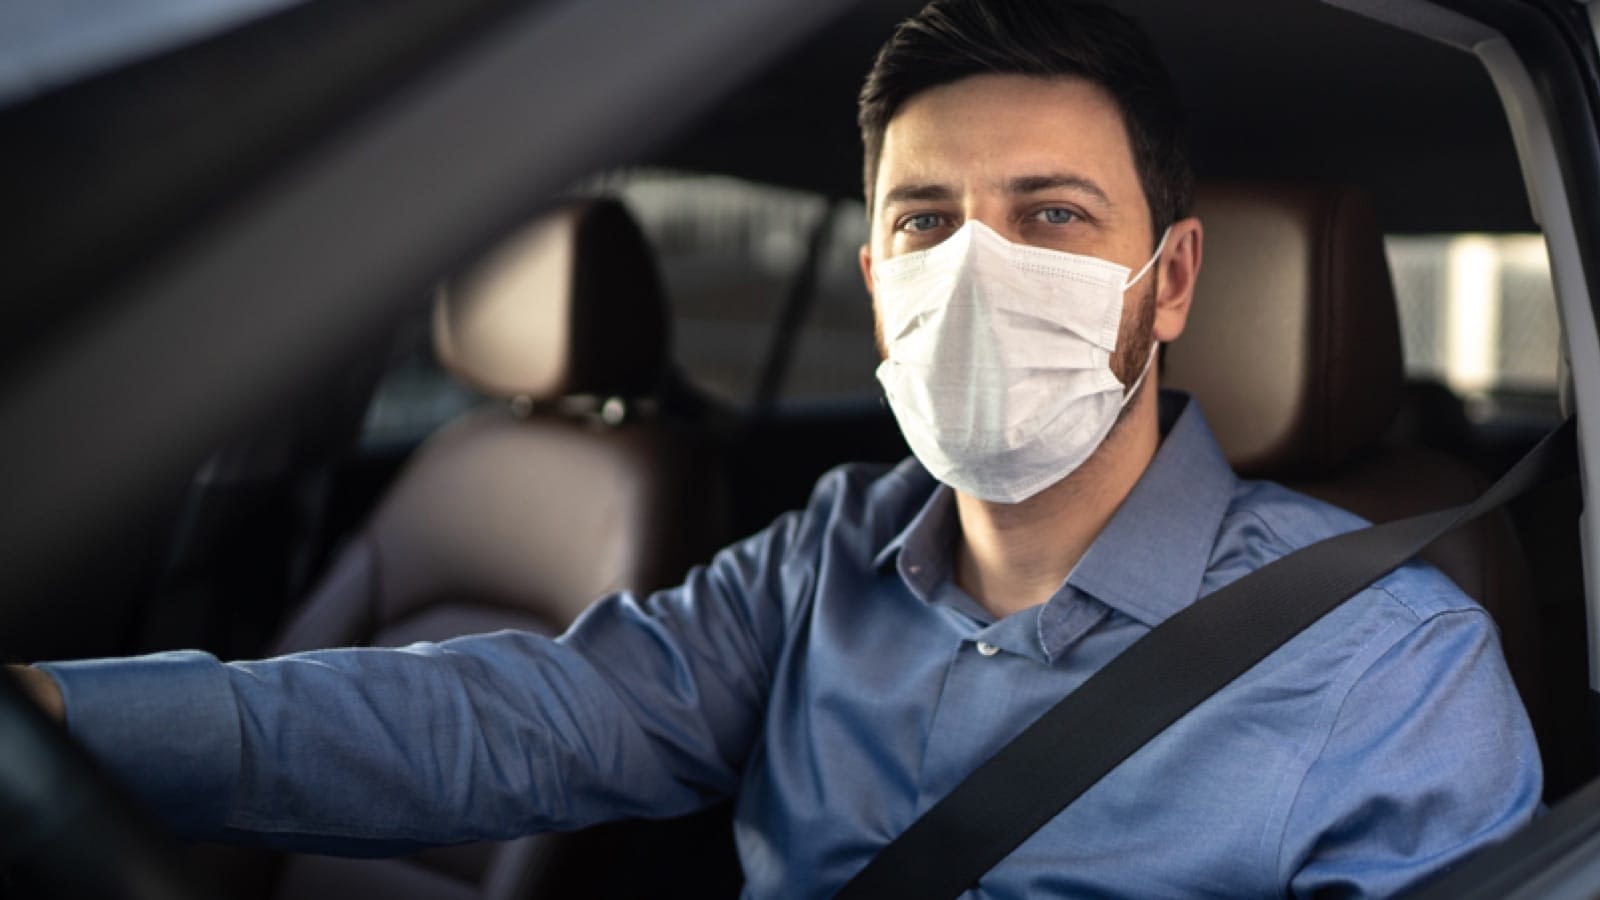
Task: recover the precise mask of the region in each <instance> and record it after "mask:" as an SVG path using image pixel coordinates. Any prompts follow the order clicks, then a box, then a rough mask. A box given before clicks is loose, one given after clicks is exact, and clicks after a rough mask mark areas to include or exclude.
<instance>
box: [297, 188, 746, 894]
mask: <svg viewBox="0 0 1600 900" xmlns="http://www.w3.org/2000/svg"><path fill="white" fill-rule="evenodd" d="M668 330H669V319H668V313H667V308H666V303H665V300H664V297H663V293H662V288H661V284H660V281H659V278H658V275H657V271H656V268H655V264H654V261H653V257H652V255H651V253H650V250H649V248H648V246H647V245H646V243H645V239H644V237H643V235H642V234H641V232H640V231H639V228H638V226H637V224H636V223H635V222H634V221H633V219H632V218H631V217H630V216H629V214H628V213H627V211H626V210H625V208H624V207H622V206H621V205H620V204H619V203H617V202H615V201H612V200H581V201H574V202H569V203H566V204H563V205H561V206H560V207H559V208H557V209H555V210H554V211H552V212H551V213H550V214H549V215H547V216H545V217H543V218H541V219H540V220H539V221H538V222H537V223H535V224H534V225H532V226H530V227H528V228H527V229H526V230H524V231H522V232H521V233H519V234H517V235H515V236H513V237H512V238H511V239H509V240H508V241H506V242H504V243H503V244H502V245H501V246H500V247H499V248H498V249H496V250H495V251H494V252H492V253H490V254H489V255H488V256H486V257H485V258H484V259H483V260H482V261H481V262H479V263H478V264H476V265H474V266H473V267H472V268H471V269H470V270H469V271H467V272H466V273H465V274H464V275H462V276H461V277H458V278H455V279H453V280H452V281H451V282H450V283H449V284H448V285H447V286H446V287H445V288H443V289H442V291H441V293H440V296H439V298H438V301H437V303H436V305H435V309H434V340H435V346H436V350H437V355H438V357H439V359H440V361H441V363H442V364H443V365H444V366H445V367H446V368H447V369H449V370H450V372H452V373H453V374H454V375H455V376H456V377H457V378H460V379H461V380H463V381H465V382H466V383H468V384H470V385H471V386H473V387H474V388H476V389H478V390H479V391H482V392H484V393H486V394H489V395H491V396H492V397H494V398H495V400H494V401H493V402H491V403H488V404H487V405H485V406H483V407H480V408H478V409H476V410H474V411H471V412H469V413H467V414H465V415H463V416H462V417H461V418H459V419H458V420H456V421H454V422H452V423H450V424H449V425H447V426H446V427H444V428H443V429H442V430H440V431H439V432H438V433H436V434H435V435H434V436H432V437H430V438H429V439H428V440H427V441H426V442H425V443H424V444H423V446H422V447H420V448H419V449H418V450H417V452H416V453H415V455H414V457H413V458H412V459H411V460H410V461H408V463H407V464H406V466H405V467H404V468H403V469H402V470H401V472H400V473H399V475H398V476H397V477H396V480H395V483H394V485H393V486H392V487H391V489H390V490H389V492H388V493H387V495H386V496H384V498H383V499H382V500H381V501H380V503H379V504H378V506H377V509H376V511H375V512H374V513H373V514H372V517H371V519H370V520H369V521H368V522H367V524H366V525H365V527H364V528H363V529H361V530H360V532H359V533H358V534H357V535H356V536H355V537H354V539H353V540H352V541H351V542H350V543H349V545H348V546H347V547H346V548H345V550H344V551H343V553H342V554H341V555H340V556H339V557H338V559H337V560H336V561H335V562H334V563H333V565H332V566H331V567H330V570H329V571H328V573H327V574H326V576H325V577H324V578H323V579H322V581H321V583H320V584H319V585H318V586H317V587H316V589H315V590H314V591H313V592H312V594H311V596H310V598H309V599H308V600H307V601H306V603H305V605H304V607H303V608H302V609H301V610H300V611H299V613H298V614H297V615H296V616H295V617H294V618H293V620H292V621H291V622H290V624H289V625H288V627H287V629H286V630H285V631H284V632H283V634H282V636H281V638H280V639H279V640H278V641H277V642H276V644H275V645H274V646H273V647H272V648H271V652H273V653H275V654H276V653H291V652H295V651H300V650H307V649H313V648H320V647H332V646H341V645H353V644H366V645H402V644H407V643H410V642H413V641H418V640H440V639H444V638H448V637H452V636H455V635H460V634H465V633H471V632H479V631H487V630H494V629H500V628H522V629H528V630H531V631H536V632H542V633H545V634H555V633H559V632H560V631H562V630H564V629H565V628H566V626H567V625H568V624H569V623H570V622H571V621H572V620H573V618H575V617H576V616H577V615H578V613H580V612H581V611H582V610H583V609H584V608H585V607H586V606H587V605H588V604H589V603H590V602H592V601H593V600H595V599H596V598H598V597H600V596H602V595H604V594H607V593H611V592H614V591H618V590H623V589H632V590H635V591H640V592H647V591H650V590H653V589H656V588H661V587H666V586H669V585H672V584H676V583H677V582H679V581H680V580H681V579H682V577H683V575H684V574H685V573H686V572H687V570H688V569H689V567H690V566H692V565H693V564H695V563H697V562H701V561H705V560H708V559H709V558H710V556H711V554H712V553H713V552H714V551H715V550H716V549H717V548H718V547H720V546H721V544H722V543H723V542H724V541H725V539H726V537H727V535H726V534H724V530H723V529H724V525H723V518H724V511H725V509H726V505H727V504H726V498H725V491H724V489H723V486H722V484H721V481H720V477H719V473H718V467H717V462H716V460H717V453H716V451H715V447H714V446H712V445H711V443H710V441H709V439H708V438H706V437H704V436H703V434H702V431H701V430H700V429H698V428H697V427H696V426H695V424H694V423H692V422H687V421H683V420H682V419H681V418H679V417H676V416H674V415H673V414H672V412H671V410H666V409H663V408H662V403H661V400H660V396H659V389H660V388H661V387H662V385H663V384H664V383H665V379H666V377H667V373H668V367H669V358H668V344H669V340H668ZM729 827H730V826H729V824H728V819H727V818H726V816H725V814H724V815H722V816H720V817H719V815H718V814H717V813H709V814H703V815H701V816H700V817H698V818H692V819H689V820H686V821H672V822H666V823H658V824H654V825H632V824H628V825H618V826H607V827H605V828H602V829H597V830H594V831H593V832H589V833H579V834H577V835H570V836H569V835H552V836H542V837H528V838H523V839H521V840H517V841H512V842H508V843H503V844H478V845H469V846H464V847H454V848H445V849H439V850H430V851H425V852H423V853H420V854H417V855H415V856H412V857H407V858H403V859H394V860H367V859H336V858H330V857H317V856H296V857H290V858H288V859H287V860H286V861H285V863H284V865H283V866H282V869H281V873H280V874H279V877H278V878H277V879H276V885H275V888H274V889H273V892H272V893H271V894H270V896H273V897H277V898H283V900H317V898H330V900H331V898H338V900H345V898H349V897H367V896H376V897H384V898H386V900H402V898H462V900H468V898H471V900H491V898H493V900H510V898H516V897H525V896H550V897H578V896H640V897H643V896H650V895H652V894H655V893H656V892H658V891H659V890H660V889H661V886H662V883H663V882H662V879H664V878H672V877H675V876H673V875H671V874H663V873H662V872H661V871H660V870H659V869H652V867H651V864H650V863H651V861H652V860H654V861H655V862H657V863H661V864H666V865H669V866H670V865H671V864H672V863H673V862H674V860H675V859H680V858H681V859H682V860H683V861H684V863H687V862H688V860H690V859H693V858H698V856H696V854H694V853H690V852H689V850H688V849H685V848H684V847H682V846H680V844H679V843H677V842H687V843H688V844H692V845H693V847H694V849H696V850H697V852H701V853H703V852H709V853H710V855H711V856H712V858H715V859H722V860H725V861H726V862H727V863H728V865H727V866H726V867H725V868H726V869H727V870H728V871H727V872H725V873H724V874H723V875H722V878H723V880H724V881H727V880H728V879H730V878H731V879H733V880H732V881H731V883H730V885H728V886H725V887H723V888H722V890H723V891H725V892H728V893H733V892H736V891H737V885H738V881H737V868H736V864H735V863H734V862H733V850H732V835H731V832H730V831H729ZM691 876H692V877H693V878H694V879H709V883H710V884H711V885H712V886H713V889H715V887H714V886H715V885H717V884H719V883H720V882H718V881H717V878H716V873H710V872H706V871H704V870H698V871H694V872H689V873H683V875H682V877H684V878H686V879H687V878H690V877H691Z"/></svg>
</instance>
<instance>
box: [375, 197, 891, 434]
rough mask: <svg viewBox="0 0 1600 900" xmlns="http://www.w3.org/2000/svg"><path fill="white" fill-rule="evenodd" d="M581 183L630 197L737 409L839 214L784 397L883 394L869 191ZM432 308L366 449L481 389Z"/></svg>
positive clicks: (715, 379) (699, 351)
mask: <svg viewBox="0 0 1600 900" xmlns="http://www.w3.org/2000/svg"><path fill="white" fill-rule="evenodd" d="M574 193H580V194H589V195H595V194H605V195H612V196H616V197H618V198H619V199H620V200H622V202H623V203H624V204H626V205H627V206H628V208H629V211H630V212H632V213H633V215H634V218H635V219H637V220H638V222H639V225H640V227H641V229H643V231H644V233H645V237H646V239H647V240H648V241H649V242H650V244H651V246H652V248H653V250H654V251H655V254H656V259H657V262H658V263H659V265H660V268H661V277H662V281H663V282H664V288H665V290H666V293H667V301H668V303H669V304H670V306H671V308H672V314H673V332H672V342H673V353H674V358H675V360H676V362H677V364H678V366H679V368H680V369H681V370H682V372H683V374H684V375H685V376H686V377H687V378H688V379H689V381H690V382H692V383H693V384H694V385H695V386H696V387H698V388H699V389H700V390H702V391H705V392H706V393H708V394H710V395H712V396H714V397H716V398H718V399H719V400H721V401H723V402H725V403H728V404H730V405H733V406H745V405H748V404H749V403H750V402H751V400H752V398H753V391H754V389H755V385H756V384H757V382H758V381H759V380H760V377H761V372H762V368H763V366H764V365H765V364H766V360H767V358H768V355H769V354H770V353H772V352H773V342H774V340H776V338H777V332H778V330H779V325H778V322H779V319H780V318H781V316H780V312H781V309H782V307H783V305H784V304H785V303H786V302H787V300H788V298H789V295H790V293H791V291H792V290H793V288H794V285H795V283H796V281H797V280H798V279H800V277H801V273H802V270H803V268H804V267H805V266H806V265H807V257H808V254H809V249H810V246H811V243H812V237H813V234H814V232H815V231H816V229H817V228H818V227H819V226H821V225H823V223H824V219H825V218H826V220H827V228H828V232H827V234H826V236H825V237H826V239H825V241H824V243H823V245H822V247H823V250H822V253H821V255H820V257H819V259H818V260H817V264H818V269H817V272H816V278H815V280H814V282H812V289H811V291H810V292H809V296H810V304H809V308H808V310H807V312H806V315H805V318H804V320H803V324H802V327H801V328H800V330H799V331H798V332H797V333H796V334H795V335H793V336H792V340H793V341H794V342H795V343H794V347H793V354H792V357H791V362H790V365H789V369H788V372H787V373H786V376H785V377H784V379H783V381H782V384H781V387H780V390H779V392H778V400H779V402H782V403H805V402H808V401H817V400H824V399H829V398H839V397H855V396H876V394H877V392H878V390H879V389H878V384H877V380H876V378H875V377H874V375H873V372H874V370H875V369H876V367H877V364H878V356H877V350H876V347H875V345H874V343H873V338H872V305H871V298H870V297H869V296H868V294H867V291H866V288H865V286H864V285H863V283H862V280H861V272H860V268H859V265H858V262H857V250H858V249H859V248H860V246H861V245H862V244H863V243H864V242H865V241H866V239H867V222H866V210H865V207H864V205H863V204H862V203H861V202H860V201H859V200H838V201H830V200H829V199H828V198H826V197H824V196H822V195H820V194H814V193H808V192H805V191H796V190H791V189H788V188H781V187H776V186H772V185H765V184H758V183H754V182H749V181H742V180H739V179H735V178H728V177H722V176H708V175H693V174H687V173H682V172H671V171H661V170H639V171H626V172H614V173H609V174H606V175H604V176H601V177H598V178H595V179H593V180H590V181H587V182H585V183H583V184H581V185H579V186H578V187H577V188H575V190H574ZM426 312H427V311H426V310H419V311H418V312H417V314H416V315H414V316H413V319H412V321H409V322H408V323H407V324H406V326H405V327H404V328H403V329H402V333H401V336H400V337H399V339H398V345H397V347H396V349H395V359H396V362H395V363H394V364H392V365H391V366H390V368H389V371H388V373H387V375H386V376H385V377H384V380H383V382H382V383H381V384H380V385H379V387H378V390H377V393H376V394H375V395H374V398H373V401H372V404H371V406H370V407H369V408H368V410H367V415H366V421H365V424H364V425H363V428H362V443H363V444H364V445H365V446H368V447H374V446H383V445H392V444H397V443H400V444H403V443H415V442H416V441H418V440H420V439H422V438H423V437H425V436H426V435H427V434H428V433H429V432H431V431H432V430H433V429H435V428H437V427H438V426H440V425H442V424H444V423H445V422H447V421H449V420H450V419H452V418H454V417H455V416H456V415H458V414H460V413H461V412H463V411H465V410H466V409H467V408H469V407H471V406H472V405H473V404H474V403H476V402H477V401H478V400H480V399H481V397H480V396H479V395H477V394H475V393H474V392H472V391H471V390H469V389H468V388H466V387H465V386H463V385H461V384H459V383H457V382H456V381H454V380H453V379H452V378H451V377H450V376H449V375H448V374H447V373H445V372H444V371H443V370H442V369H441V368H440V367H439V365H438V363H437V361H436V360H435V359H434V357H433V352H432V347H431V341H430V340H429V338H428V319H427V315H426Z"/></svg>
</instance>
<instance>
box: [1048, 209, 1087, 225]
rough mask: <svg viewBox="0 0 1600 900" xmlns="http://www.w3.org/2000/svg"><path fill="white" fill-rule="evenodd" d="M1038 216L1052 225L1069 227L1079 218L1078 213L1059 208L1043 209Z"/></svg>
mask: <svg viewBox="0 0 1600 900" xmlns="http://www.w3.org/2000/svg"><path fill="white" fill-rule="evenodd" d="M1038 216H1039V218H1041V219H1043V220H1044V221H1045V222H1046V223H1048V224H1051V225H1068V224H1071V223H1072V222H1074V221H1076V220H1077V218H1078V214H1077V213H1075V212H1073V211H1072V210H1070V209H1062V208H1061V207H1059V206H1052V207H1050V208H1049V209H1041V210H1039V212H1038Z"/></svg>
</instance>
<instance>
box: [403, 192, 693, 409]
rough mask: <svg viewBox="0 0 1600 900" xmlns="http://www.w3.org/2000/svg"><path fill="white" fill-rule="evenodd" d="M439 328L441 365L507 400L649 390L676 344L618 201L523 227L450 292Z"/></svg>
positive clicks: (439, 313)
mask: <svg viewBox="0 0 1600 900" xmlns="http://www.w3.org/2000/svg"><path fill="white" fill-rule="evenodd" d="M600 298H603V299H600ZM433 326H434V327H433V336H434V349H435V352H436V353H437V354H438V357H439V362H440V363H441V364H443V365H444V367H445V368H446V369H448V370H450V372H451V373H453V374H454V375H455V376H456V377H458V378H460V379H461V380H462V381H465V382H467V383H468V384H471V385H474V386H475V387H478V388H480V389H481V390H483V391H484V392H486V393H489V394H493V395H496V396H500V397H515V396H518V395H524V396H528V397H532V398H535V399H550V398H556V397H565V396H568V395H572V394H600V395H606V396H611V395H615V396H621V397H640V396H644V395H646V394H648V393H650V392H651V391H653V390H654V389H655V388H656V386H657V381H658V380H659V379H660V377H661V374H662V372H663V370H664V369H665V367H666V365H667V348H668V345H669V343H670V340H669V332H668V329H669V326H670V320H669V319H668V317H667V307H666V303H665V302H664V299H663V297H662V292H661V283H660V280H659V278H658V276H657V273H656V266H655V262H654V259H653V257H652V256H651V254H650V248H649V245H648V244H647V243H646V242H645V238H644V235H643V234H642V233H641V232H640V231H639V226H638V224H637V223H635V222H634V220H633V218H632V216H630V215H629V214H628V211H627V210H626V209H625V208H623V207H622V205H621V204H619V203H616V202H614V201H600V200H594V201H580V202H576V203H569V204H567V205H566V206H564V207H562V208H560V209H558V210H555V211H554V212H552V213H551V214H550V215H547V216H545V217H544V218H541V219H539V220H538V221H536V222H534V223H533V224H531V225H529V226H528V227H526V228H524V229H523V230H522V231H520V232H518V233H516V234H514V235H512V236H511V237H510V238H509V239H507V240H506V241H505V242H503V243H502V244H501V245H500V246H499V247H497V248H496V249H495V250H494V251H492V252H491V253H489V254H487V255H486V256H485V257H484V258H483V259H482V260H481V261H480V262H479V263H477V264H476V265H474V266H473V267H472V268H471V269H470V270H468V271H466V272H465V273H463V274H461V275H460V276H458V277H457V278H454V279H452V280H451V281H450V282H449V283H448V284H447V285H445V286H444V287H443V288H442V289H441V290H440V297H439V301H438V302H437V303H436V304H435V306H434V317H433Z"/></svg>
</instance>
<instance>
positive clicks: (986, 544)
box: [955, 379, 1161, 618]
mask: <svg viewBox="0 0 1600 900" xmlns="http://www.w3.org/2000/svg"><path fill="white" fill-rule="evenodd" d="M1139 393H1140V396H1139V397H1138V398H1137V399H1136V400H1134V401H1133V402H1131V403H1130V404H1129V405H1128V408H1127V410H1126V411H1125V412H1124V414H1123V416H1122V418H1121V419H1120V420H1119V421H1118V422H1117V424H1116V426H1115V427H1113V428H1112V430H1111V433H1110V434H1109V435H1107V437H1106V439H1105V441H1104V443H1102V444H1101V445H1100V448H1099V449H1098V450H1096V451H1095V452H1094V454H1093V455H1092V456H1090V457H1089V459H1088V460H1086V461H1085V462H1084V464H1083V465H1082V466H1080V467H1078V469H1077V471H1075V472H1073V473H1072V474H1071V475H1068V476H1067V477H1066V478H1063V479H1062V480H1060V481H1058V482H1056V483H1055V484H1053V485H1051V486H1050V487H1048V488H1045V489H1044V490H1043V491H1040V492H1039V493H1037V494H1035V495H1034V496H1032V497H1029V498H1028V499H1026V500H1024V501H1022V502H1021V503H991V502H989V501H987V500H979V499H978V498H976V497H972V496H969V495H967V494H963V493H961V492H959V491H958V492H956V511H957V519H958V521H959V522H960V525H961V529H960V531H961V533H960V536H959V538H958V540H957V543H956V558H955V580H956V584H957V585H959V586H960V587H961V588H962V590H965V591H966V592H967V593H968V594H970V595H971V596H972V597H973V599H975V600H977V601H978V603H979V604H981V605H982V606H983V607H984V608H985V609H987V610H988V611H989V612H990V613H991V614H993V615H994V616H995V617H996V618H1003V617H1005V616H1008V615H1010V614H1011V613H1014V612H1017V611H1019V610H1022V609H1026V608H1028V607H1030V606H1035V605H1037V604H1040V603H1043V602H1045V601H1046V600H1048V599H1050V596H1051V595H1052V594H1054V593H1055V592H1056V590H1057V589H1058V588H1059V587H1060V586H1061V583H1062V582H1063V581H1065V580H1066V577H1067V575H1068V573H1070V572H1071V571H1072V567H1073V566H1076V565H1077V564H1078V560H1080V559H1082V558H1083V554H1084V553H1085V552H1087V551H1088V549H1089V545H1090V544H1092V543H1094V539H1095V538H1096V537H1098V536H1099V534H1100V532H1101V531H1103V530H1104V529H1105V527H1106V524H1107V523H1108V522H1110V521H1111V517H1112V516H1113V515H1114V514H1115V513H1116V511H1117V507H1119V506H1121V505H1122V501H1123V500H1125V499H1127V496H1128V494H1129V493H1131V492H1132V491H1133V486H1134V485H1135V484H1137V483H1138V481H1139V478H1140V476H1142V475H1143V474H1144V470H1145V469H1146V468H1147V467H1148V466H1149V465H1150V460H1151V458H1153V457H1154V456H1155V452H1156V448H1157V447H1158V446H1159V445H1160V442H1161V434H1160V428H1159V425H1158V420H1157V406H1158V404H1157V402H1156V393H1157V392H1156V386H1155V383H1154V379H1151V380H1150V381H1149V383H1146V384H1145V385H1143V387H1141V389H1140V391H1139Z"/></svg>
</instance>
